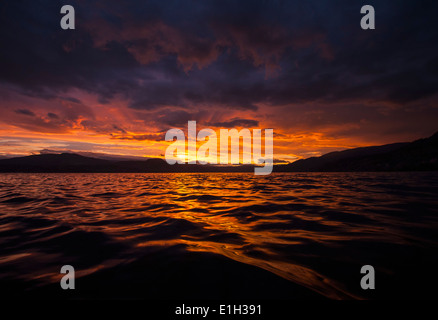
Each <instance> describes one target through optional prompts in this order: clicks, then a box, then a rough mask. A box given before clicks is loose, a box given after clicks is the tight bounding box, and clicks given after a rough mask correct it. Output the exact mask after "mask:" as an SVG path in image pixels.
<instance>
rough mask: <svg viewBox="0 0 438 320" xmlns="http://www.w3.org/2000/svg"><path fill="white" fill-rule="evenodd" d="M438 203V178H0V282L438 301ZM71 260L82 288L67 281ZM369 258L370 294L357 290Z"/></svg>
mask: <svg viewBox="0 0 438 320" xmlns="http://www.w3.org/2000/svg"><path fill="white" fill-rule="evenodd" d="M437 204H438V174H437V173H290V174H287V173H286V174H285V173H275V174H271V175H269V176H265V177H260V176H254V175H253V174H252V173H248V174H247V173H232V174H230V173H214V174H211V173H202V174H184V173H183V174H0V243H1V247H0V286H1V289H2V293H3V294H6V293H5V292H7V295H8V296H9V297H25V298H44V297H55V298H158V299H170V298H285V299H289V298H334V299H360V298H416V297H435V298H436V297H437V294H436V293H434V287H435V284H436V276H435V274H436V270H437V266H438V264H437V258H436V257H437V252H438V250H437V242H438V241H437V240H438V239H437V232H436V231H437V211H438V206H437ZM65 264H70V265H72V266H74V267H75V269H76V276H77V279H76V287H77V288H76V289H75V290H74V292H69V293H66V292H64V291H62V290H61V289H60V286H59V280H60V277H61V276H62V275H60V273H59V270H60V268H61V266H62V265H65ZM366 264H370V265H372V266H374V268H375V269H376V290H374V291H372V292H371V291H370V290H368V291H364V290H362V289H361V288H360V285H359V284H360V278H361V276H362V275H361V274H360V268H361V266H363V265H366ZM5 288H7V289H6V290H5Z"/></svg>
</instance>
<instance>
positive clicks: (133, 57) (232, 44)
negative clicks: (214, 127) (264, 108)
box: [0, 0, 438, 125]
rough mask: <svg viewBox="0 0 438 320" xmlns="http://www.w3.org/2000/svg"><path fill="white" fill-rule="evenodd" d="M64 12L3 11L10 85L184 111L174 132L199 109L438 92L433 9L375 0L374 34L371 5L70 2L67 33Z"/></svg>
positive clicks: (15, 6) (7, 6)
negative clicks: (364, 15)
mask: <svg viewBox="0 0 438 320" xmlns="http://www.w3.org/2000/svg"><path fill="white" fill-rule="evenodd" d="M61 3H63V2H62V1H48V0H47V1H44V0H41V1H36V2H21V1H4V2H2V3H1V4H0V9H1V10H0V15H1V20H0V41H1V43H2V44H4V45H2V49H1V50H0V69H1V70H2V72H1V73H0V81H1V82H3V83H6V84H8V85H11V84H12V85H14V86H16V87H17V90H19V92H21V93H22V94H24V95H27V96H36V97H40V98H43V99H54V98H56V97H58V98H59V97H62V99H65V100H67V101H70V102H73V103H80V100H78V99H77V98H75V97H70V96H65V92H66V91H68V90H70V89H81V90H84V91H86V92H90V93H94V94H97V95H98V99H99V102H100V103H104V104H109V103H111V101H112V100H113V99H114V98H115V97H116V96H117V95H118V96H120V97H122V98H123V99H126V100H127V101H128V106H129V107H131V108H133V109H138V110H140V109H141V110H147V111H154V110H159V109H163V108H167V109H168V110H170V109H169V108H172V107H178V109H175V110H174V111H172V112H171V113H172V114H170V113H169V114H168V115H162V114H158V115H157V118H156V120H157V121H158V122H161V123H163V124H167V125H181V124H182V123H184V122H186V121H187V120H194V119H193V118H191V117H193V116H196V115H197V114H196V112H195V110H192V109H194V108H195V109H196V110H199V109H209V108H212V107H219V108H231V109H236V110H250V111H255V110H258V108H259V105H261V104H264V105H270V106H279V105H288V104H296V103H309V102H325V103H337V102H353V103H357V102H360V101H375V102H388V103H393V104H396V105H397V104H404V103H410V102H413V101H418V100H421V99H425V98H428V97H432V96H434V95H436V93H437V88H438V80H437V78H438V77H437V69H438V67H437V65H438V63H437V58H436V56H437V52H438V42H437V41H436V39H438V22H437V19H436V18H435V13H436V12H437V8H438V5H437V4H436V2H434V1H397V2H396V1H368V2H367V4H372V5H375V7H376V12H377V18H376V19H377V21H376V24H377V29H376V30H372V31H363V30H361V29H360V27H359V21H360V17H361V16H360V13H359V10H360V7H361V6H362V5H363V3H362V1H347V0H334V1H305V2H304V1H123V2H120V1H87V2H84V1H70V2H69V4H71V5H73V6H74V7H75V9H76V17H77V18H76V24H77V28H76V30H74V31H73V30H67V31H64V30H61V28H60V27H59V19H60V13H59V10H60V6H61ZM181 109H185V110H186V111H183V110H181ZM49 117H50V116H49ZM220 122H223V123H226V121H220Z"/></svg>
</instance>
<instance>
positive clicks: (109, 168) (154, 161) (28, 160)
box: [0, 153, 254, 173]
mask: <svg viewBox="0 0 438 320" xmlns="http://www.w3.org/2000/svg"><path fill="white" fill-rule="evenodd" d="M253 171H254V166H253V165H241V166H213V165H196V164H191V165H188V164H184V165H178V164H175V165H169V164H168V163H167V162H166V161H165V160H163V159H159V158H151V159H147V160H144V161H115V160H104V159H97V158H91V157H85V156H82V155H78V154H74V153H61V154H40V155H32V156H27V157H17V158H10V159H1V160H0V172H84V173H86V172H253Z"/></svg>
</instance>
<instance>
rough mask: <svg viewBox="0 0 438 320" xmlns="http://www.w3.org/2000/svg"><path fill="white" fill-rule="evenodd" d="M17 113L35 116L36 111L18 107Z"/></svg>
mask: <svg viewBox="0 0 438 320" xmlns="http://www.w3.org/2000/svg"><path fill="white" fill-rule="evenodd" d="M15 113H18V114H24V115H25V116H31V117H34V116H35V113H33V112H32V111H30V110H27V109H17V110H15Z"/></svg>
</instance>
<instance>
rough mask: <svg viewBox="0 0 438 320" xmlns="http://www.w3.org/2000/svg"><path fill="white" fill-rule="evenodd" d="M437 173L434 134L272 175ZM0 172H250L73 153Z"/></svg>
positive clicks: (23, 160)
mask: <svg viewBox="0 0 438 320" xmlns="http://www.w3.org/2000/svg"><path fill="white" fill-rule="evenodd" d="M434 170H438V132H437V133H435V134H434V135H433V136H431V137H429V138H425V139H419V140H416V141H414V142H410V143H409V142H405V143H393V144H387V145H383V146H373V147H362V148H355V149H349V150H344V151H336V152H330V153H328V154H325V155H323V156H320V157H312V158H308V159H303V160H298V161H295V162H293V163H290V164H287V165H276V166H274V171H275V172H342V171H434ZM0 172H84V173H86V172H254V166H253V165H236V166H222V165H199V164H190V165H189V164H175V165H169V164H168V163H167V162H166V161H165V160H163V159H160V158H150V159H147V160H144V161H138V160H134V161H133V160H125V161H117V160H105V159H97V158H92V157H86V156H82V155H78V154H74V153H61V154H40V155H31V156H26V157H17V158H10V159H0Z"/></svg>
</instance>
